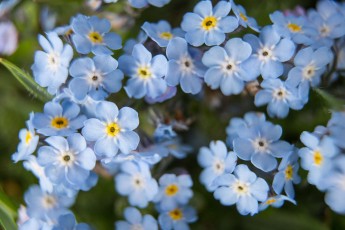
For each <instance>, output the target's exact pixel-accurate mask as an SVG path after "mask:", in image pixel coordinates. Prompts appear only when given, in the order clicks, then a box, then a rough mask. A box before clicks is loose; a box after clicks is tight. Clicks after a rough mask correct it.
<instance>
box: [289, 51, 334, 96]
mask: <svg viewBox="0 0 345 230" xmlns="http://www.w3.org/2000/svg"><path fill="white" fill-rule="evenodd" d="M332 59H333V54H332V52H331V50H330V49H329V48H327V47H321V48H318V49H317V50H313V48H311V47H307V48H304V49H301V50H300V51H298V53H297V54H296V56H295V58H294V64H295V67H293V68H292V69H291V70H290V71H289V73H288V78H287V80H286V83H287V84H289V85H291V86H293V87H296V86H297V85H298V84H302V85H303V88H304V90H308V89H309V86H310V85H311V86H312V87H315V86H318V85H319V84H320V82H321V75H322V74H323V73H325V71H326V66H327V65H328V64H329V63H330V62H331V61H332Z"/></svg>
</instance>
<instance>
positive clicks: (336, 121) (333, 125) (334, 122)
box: [326, 111, 345, 149]
mask: <svg viewBox="0 0 345 230" xmlns="http://www.w3.org/2000/svg"><path fill="white" fill-rule="evenodd" d="M344 120H345V112H341V111H339V112H332V117H331V119H330V120H329V121H328V123H327V130H326V133H328V134H329V136H330V137H331V138H332V140H333V142H334V144H335V145H336V146H338V147H339V148H342V149H345V135H344V133H345V124H344Z"/></svg>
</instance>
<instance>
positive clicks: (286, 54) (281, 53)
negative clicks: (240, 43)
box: [243, 26, 295, 79]
mask: <svg viewBox="0 0 345 230" xmlns="http://www.w3.org/2000/svg"><path fill="white" fill-rule="evenodd" d="M243 40H244V41H246V42H248V43H249V44H250V45H251V46H252V49H253V55H252V56H251V58H250V60H251V68H253V69H255V70H258V72H259V73H261V75H262V77H263V78H264V79H266V78H277V77H279V76H280V75H282V74H283V72H284V67H283V64H282V62H285V61H288V60H289V59H290V58H291V57H292V56H293V54H294V53H295V44H294V43H293V42H292V41H291V40H290V39H289V38H283V39H282V38H281V37H280V35H279V34H278V33H277V32H276V31H275V30H274V29H273V28H272V26H266V27H264V28H263V29H262V30H261V32H260V36H259V38H258V37H256V36H255V35H252V34H246V35H245V36H244V38H243Z"/></svg>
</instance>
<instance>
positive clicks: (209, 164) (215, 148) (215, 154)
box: [198, 141, 237, 191]
mask: <svg viewBox="0 0 345 230" xmlns="http://www.w3.org/2000/svg"><path fill="white" fill-rule="evenodd" d="M198 162H199V165H200V166H201V167H203V168H204V170H203V171H202V173H201V174H200V181H201V183H202V184H203V185H205V186H206V188H207V190H209V191H214V190H215V189H216V188H217V186H216V185H215V184H214V180H215V179H216V178H218V177H219V176H221V175H223V174H224V173H232V171H234V169H235V166H236V163H237V156H236V154H235V153H234V152H228V150H227V148H226V146H225V144H224V142H222V141H212V142H211V143H210V148H206V147H202V148H201V149H200V151H199V155H198Z"/></svg>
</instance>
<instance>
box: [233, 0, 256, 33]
mask: <svg viewBox="0 0 345 230" xmlns="http://www.w3.org/2000/svg"><path fill="white" fill-rule="evenodd" d="M230 2H231V8H232V11H233V12H234V14H235V16H236V18H237V20H238V23H239V24H240V25H241V26H243V27H244V28H247V27H249V28H251V29H252V30H254V31H256V32H259V31H260V27H259V26H258V23H257V22H256V20H255V19H254V18H252V17H249V16H248V15H247V13H246V9H244V8H243V6H241V5H236V4H235V3H234V1H233V0H231V1H230Z"/></svg>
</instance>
